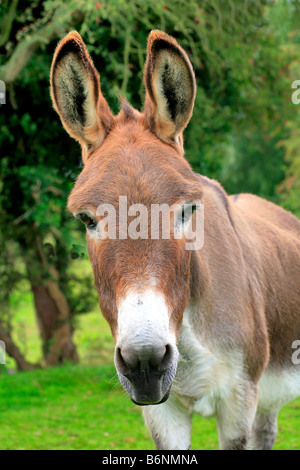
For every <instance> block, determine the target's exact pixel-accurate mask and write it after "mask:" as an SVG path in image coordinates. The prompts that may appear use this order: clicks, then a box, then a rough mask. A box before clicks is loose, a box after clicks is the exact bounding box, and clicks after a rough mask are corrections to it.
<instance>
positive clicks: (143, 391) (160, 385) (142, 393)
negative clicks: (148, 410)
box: [117, 361, 177, 406]
mask: <svg viewBox="0 0 300 470" xmlns="http://www.w3.org/2000/svg"><path fill="white" fill-rule="evenodd" d="M176 368H177V361H176V362H175V363H174V364H172V366H171V367H170V368H169V369H168V370H166V371H164V372H161V373H158V372H153V371H151V370H147V371H144V370H142V371H135V372H133V373H129V374H126V375H123V374H122V373H120V371H119V370H118V368H117V373H118V376H119V380H120V382H121V385H122V386H123V388H124V389H125V391H126V392H127V393H128V395H129V397H130V399H131V401H132V402H133V403H135V404H136V405H139V406H147V405H160V404H162V403H164V402H165V401H166V400H167V399H168V398H169V395H170V391H171V386H172V382H173V379H174V376H175V373H176Z"/></svg>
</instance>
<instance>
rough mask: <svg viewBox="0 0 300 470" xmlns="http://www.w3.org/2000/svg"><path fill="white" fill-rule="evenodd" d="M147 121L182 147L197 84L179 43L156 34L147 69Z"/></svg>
mask: <svg viewBox="0 0 300 470" xmlns="http://www.w3.org/2000/svg"><path fill="white" fill-rule="evenodd" d="M145 85H146V102H145V119H146V121H147V123H148V125H149V127H150V128H151V130H152V131H153V132H154V133H155V134H156V135H157V136H158V137H159V138H160V139H162V140H164V141H166V142H169V143H170V142H174V141H175V142H177V143H179V139H178V137H179V136H180V134H181V133H182V131H183V130H184V128H185V127H186V126H187V124H188V122H189V120H190V118H191V115H192V111H193V106H194V100H195V94H196V82H195V75H194V71H193V68H192V65H191V63H190V61H189V59H188V57H187V55H186V53H185V52H184V50H183V49H182V48H181V47H180V46H179V44H178V43H177V41H176V40H175V39H174V38H172V37H171V36H168V35H167V34H166V33H164V32H162V31H158V30H154V31H152V32H151V33H150V35H149V38H148V56H147V61H146V66H145Z"/></svg>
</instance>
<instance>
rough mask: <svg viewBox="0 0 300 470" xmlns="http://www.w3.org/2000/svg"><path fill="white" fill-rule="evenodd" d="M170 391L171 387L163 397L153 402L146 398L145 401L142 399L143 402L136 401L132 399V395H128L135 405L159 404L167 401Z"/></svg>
mask: <svg viewBox="0 0 300 470" xmlns="http://www.w3.org/2000/svg"><path fill="white" fill-rule="evenodd" d="M170 391H171V387H170V388H169V390H168V391H167V393H166V394H165V395H164V397H163V398H162V399H161V400H160V401H154V402H153V401H150V402H149V401H148V400H146V401H143V402H138V401H136V400H134V399H133V398H132V397H130V399H131V401H132V402H133V403H134V404H135V405H138V406H148V405H161V404H162V403H164V402H165V401H167V399H168V398H169V395H170Z"/></svg>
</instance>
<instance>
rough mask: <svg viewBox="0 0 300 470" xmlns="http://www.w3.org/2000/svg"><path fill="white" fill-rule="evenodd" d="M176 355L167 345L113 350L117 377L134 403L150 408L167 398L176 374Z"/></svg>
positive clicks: (172, 348) (170, 346)
mask: <svg viewBox="0 0 300 470" xmlns="http://www.w3.org/2000/svg"><path fill="white" fill-rule="evenodd" d="M176 352H177V351H176V349H174V347H173V346H172V345H170V344H167V345H164V344H161V345H155V346H153V345H143V346H141V347H136V346H135V347H129V346H125V347H123V348H120V347H116V350H115V364H116V369H117V372H118V376H119V379H120V382H121V384H122V385H123V387H124V388H125V390H126V391H127V393H128V394H129V396H130V398H131V400H132V401H133V402H134V403H136V404H138V405H153V404H158V403H162V402H164V401H165V400H166V399H167V398H168V396H169V392H170V388H171V384H172V381H173V378H174V375H175V372H176V365H177V354H176Z"/></svg>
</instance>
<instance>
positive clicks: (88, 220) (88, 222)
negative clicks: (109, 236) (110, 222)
mask: <svg viewBox="0 0 300 470" xmlns="http://www.w3.org/2000/svg"><path fill="white" fill-rule="evenodd" d="M76 219H79V220H80V221H81V222H82V223H83V224H84V225H85V226H86V227H87V228H89V229H93V228H95V227H96V225H97V222H96V221H95V220H94V219H92V217H90V216H89V215H88V214H85V213H84V212H83V213H82V214H78V215H77V216H76Z"/></svg>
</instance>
